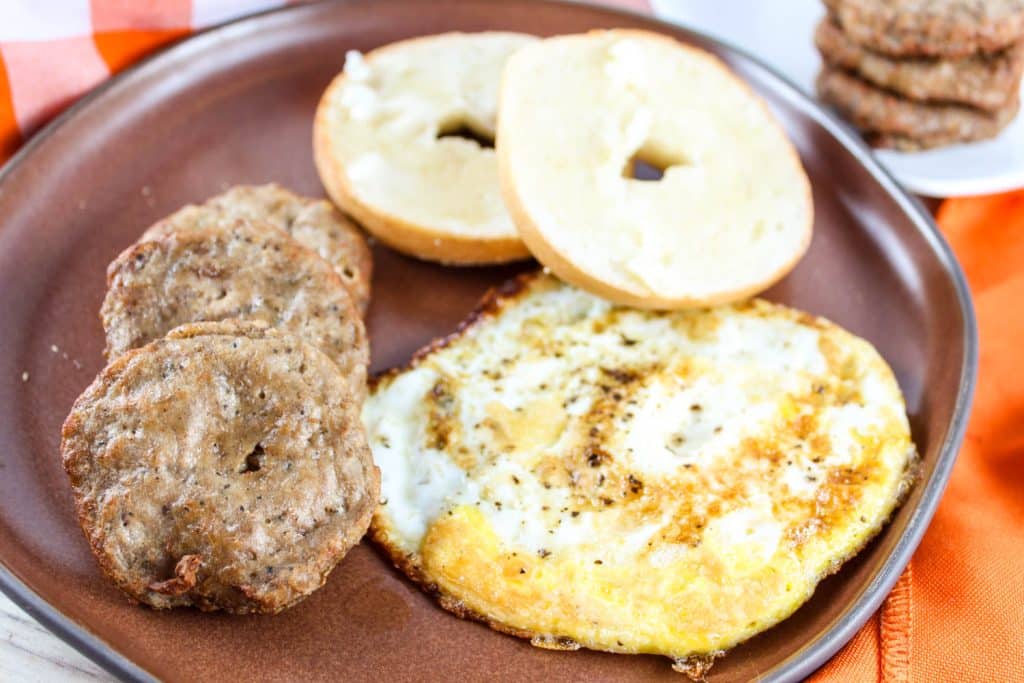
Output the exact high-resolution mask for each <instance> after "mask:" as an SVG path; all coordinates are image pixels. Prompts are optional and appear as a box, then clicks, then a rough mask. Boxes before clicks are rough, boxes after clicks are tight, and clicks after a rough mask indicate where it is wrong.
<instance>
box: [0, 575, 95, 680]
mask: <svg viewBox="0 0 1024 683" xmlns="http://www.w3.org/2000/svg"><path fill="white" fill-rule="evenodd" d="M113 680H114V679H113V677H111V676H110V674H108V673H106V672H105V671H103V670H102V669H100V668H99V667H98V666H96V665H95V664H93V663H92V662H91V661H89V660H88V659H86V658H85V657H84V656H83V655H80V654H79V653H78V652H77V651H76V650H75V649H74V648H72V647H71V646H70V645H68V644H66V643H65V642H64V641H62V640H61V639H60V638H58V637H57V636H55V635H53V634H52V633H50V632H49V631H47V630H46V629H45V628H43V627H42V626H40V625H39V624H38V623H36V621H35V619H33V618H32V617H30V616H29V615H27V614H25V612H23V611H22V610H21V609H20V608H19V607H18V606H17V605H15V604H14V603H13V602H11V601H10V600H9V599H8V598H7V596H6V595H3V594H2V593H0V681H22V682H24V683H49V682H50V681H54V682H56V681H60V682H61V683H82V682H85V681H89V682H92V683H95V681H113Z"/></svg>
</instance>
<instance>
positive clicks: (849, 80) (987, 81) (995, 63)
mask: <svg viewBox="0 0 1024 683" xmlns="http://www.w3.org/2000/svg"><path fill="white" fill-rule="evenodd" d="M824 2H825V5H826V6H827V7H828V10H829V12H828V15H827V16H826V17H825V19H823V20H822V22H821V24H819V26H818V29H817V32H816V34H815V43H816V44H817V47H818V50H819V51H820V52H821V55H822V58H823V60H824V64H825V65H824V67H823V68H822V71H821V73H820V74H819V76H818V84H817V85H818V94H819V95H820V96H821V98H822V99H823V100H825V101H826V102H828V103H829V104H831V105H833V106H834V107H835V108H836V109H838V110H839V112H840V113H841V114H842V115H843V116H845V117H846V118H847V119H849V120H850V121H851V122H852V123H853V124H854V125H856V126H857V127H858V128H860V129H861V130H862V131H864V133H865V135H866V136H867V138H868V140H869V141H870V142H871V143H872V144H873V145H875V146H877V147H893V148H897V149H902V150H907V151H912V150H920V149H928V148H931V147H938V146H941V145H949V144H954V143H959V142H971V141H975V140H983V139H986V138H991V137H995V136H996V135H997V134H998V133H999V132H1000V131H1001V130H1002V129H1003V128H1004V127H1006V125H1007V124H1009V123H1010V121H1012V120H1013V118H1014V117H1015V116H1016V115H1017V111H1018V109H1019V107H1020V97H1019V95H1020V84H1021V74H1022V72H1024V40H1022V39H1024V0H824Z"/></svg>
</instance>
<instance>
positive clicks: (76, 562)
mask: <svg viewBox="0 0 1024 683" xmlns="http://www.w3.org/2000/svg"><path fill="white" fill-rule="evenodd" d="M613 26H626V27H639V28H646V29H651V30H655V31H660V32H663V33H666V34H669V35H673V36H676V37H678V38H679V39H681V40H683V41H686V42H691V43H695V44H697V45H699V46H702V47H705V48H707V49H710V50H712V51H714V52H717V53H718V54H720V55H721V56H722V57H724V58H725V59H726V60H727V61H728V62H729V63H730V64H731V65H732V66H733V68H735V69H736V70H737V71H738V72H739V73H740V74H741V75H742V76H743V77H744V78H746V79H747V80H748V81H749V82H750V83H751V85H752V86H753V87H754V88H756V89H757V90H758V91H759V92H761V93H762V94H763V95H764V96H765V97H766V98H767V99H768V101H769V102H770V104H771V106H772V107H773V109H774V110H775V112H776V113H777V115H778V116H779V118H780V119H781V121H782V122H783V124H784V125H785V126H786V129H787V130H788V132H789V134H790V135H791V136H792V138H793V140H794V141H795V143H796V145H797V147H798V148H799V151H800V154H801V155H802V157H803V161H804V164H806V166H807V170H808V172H809V174H810V176H811V179H812V182H813V185H814V200H815V210H816V224H815V236H814V242H813V245H812V247H811V250H810V253H809V254H808V255H807V257H806V258H805V259H804V260H803V262H802V263H801V264H800V266H799V267H798V268H797V269H796V270H795V271H794V272H793V274H792V275H790V276H789V277H788V278H787V279H786V280H785V281H783V282H782V283H781V284H780V285H778V286H777V287H775V288H774V289H773V290H772V291H771V292H770V293H769V297H770V298H773V299H776V300H780V301H784V302H787V303H791V304H794V305H796V306H799V307H801V308H804V309H807V310H809V311H812V312H814V313H819V314H823V315H826V316H828V317H829V318H832V319H833V320H835V321H837V322H839V323H841V324H842V325H844V326H846V327H847V328H849V329H851V330H853V331H854V332H856V333H858V334H860V335H863V336H865V337H867V338H868V339H870V340H871V341H872V342H874V343H875V344H876V345H877V346H878V348H879V349H880V350H881V352H882V354H883V355H884V356H885V358H886V359H887V360H888V361H889V363H890V364H891V365H892V366H893V368H894V369H895V371H896V375H897V377H898V378H899V382H900V385H901V386H902V388H903V391H904V393H905V394H906V398H907V407H908V410H909V412H910V421H911V425H912V428H913V433H914V437H915V439H916V441H917V443H918V445H919V446H920V450H921V452H922V454H923V455H924V463H925V466H924V479H923V481H922V482H921V483H920V484H919V485H918V486H917V487H916V488H915V489H914V491H913V493H912V494H911V496H910V498H909V500H908V501H907V503H906V504H905V505H904V506H903V507H902V508H901V509H900V510H899V512H898V513H897V514H896V515H895V517H894V519H893V521H892V523H891V524H890V525H889V526H888V527H887V528H886V530H885V531H884V532H883V533H882V534H881V535H880V536H879V538H878V539H877V540H876V541H874V542H873V543H872V544H871V545H870V546H869V547H868V548H867V549H866V550H865V551H864V552H863V553H861V554H860V555H859V556H858V557H857V558H856V559H855V560H853V561H851V562H850V563H848V564H847V565H846V566H845V567H843V569H842V571H840V572H839V573H838V574H837V575H835V576H833V577H831V578H830V579H828V580H826V581H825V582H824V583H822V584H821V586H820V587H819V589H818V591H817V592H816V593H815V595H814V598H813V599H812V600H811V601H810V602H809V603H808V604H807V605H806V606H804V607H803V608H801V609H800V610H799V611H798V612H797V613H796V614H795V615H794V616H793V617H791V618H790V619H788V620H787V621H785V622H784V623H782V624H781V625H779V626H777V627H775V628H773V629H771V630H769V631H767V632H766V633H764V634H762V635H760V636H758V637H756V638H754V639H752V640H751V641H749V642H747V643H745V644H744V645H742V646H740V647H737V648H736V649H735V650H733V651H732V652H731V653H730V654H729V655H728V656H727V657H725V659H723V660H722V661H720V662H719V663H718V664H716V665H715V667H714V669H713V671H712V675H711V678H712V680H715V681H734V680H748V679H751V678H755V677H757V676H761V677H764V678H765V679H767V680H783V679H785V680H790V679H794V678H799V677H801V676H804V675H806V674H808V673H810V672H811V671H813V670H814V669H815V668H816V667H818V666H820V665H821V664H822V663H823V662H824V661H825V660H826V659H827V658H828V657H829V656H830V655H831V654H832V653H833V652H835V651H836V650H837V649H838V648H839V647H840V646H842V644H843V643H845V642H846V641H847V640H848V639H849V638H850V637H851V636H852V634H853V633H854V632H855V631H856V629H857V628H859V626H860V625H861V624H863V622H864V621H865V620H866V619H867V618H868V616H869V615H870V614H871V612H872V611H873V610H874V609H876V608H877V606H878V605H879V603H880V602H881V600H882V599H883V597H884V596H885V594H886V592H887V591H888V589H889V588H890V587H891V586H892V584H893V583H894V582H895V580H896V578H897V576H898V575H899V572H900V571H901V570H902V569H903V567H904V566H905V564H906V562H907V561H908V560H909V558H910V554H911V553H912V552H913V550H914V548H915V547H916V546H917V543H918V541H919V540H920V538H921V535H922V534H923V533H924V530H925V526H926V525H927V523H928V521H929V519H930V518H931V516H932V513H933V511H934V509H935V506H936V505H937V503H938V499H939V496H940V495H941V492H942V489H943V487H944V485H945V483H946V479H947V477H948V475H949V470H950V467H951V466H952V464H953V459H954V457H955V453H956V449H957V447H958V446H959V443H960V440H961V438H962V435H963V429H964V420H965V414H966V410H967V406H968V403H969V401H970V395H971V390H972V386H973V381H974V379H973V378H974V367H975V355H976V341H975V333H974V322H973V314H972V311H971V305H970V301H969V299H968V295H967V291H966V287H965V285H964V280H963V276H962V274H961V272H960V270H959V268H958V267H957V265H956V262H955V261H954V259H953V257H952V256H951V254H950V252H949V249H948V248H947V247H946V245H945V243H944V242H943V241H942V239H941V238H940V237H939V236H938V233H937V232H936V231H935V228H934V226H933V224H932V223H931V221H930V219H929V217H928V216H927V214H926V213H925V212H924V211H923V210H922V208H921V206H920V205H919V204H918V203H916V202H915V201H913V200H912V199H910V198H909V197H908V196H907V195H906V194H904V193H903V192H902V191H901V190H900V189H899V188H898V187H897V186H896V185H895V183H894V182H893V180H892V179H891V178H890V177H889V176H888V175H887V174H886V173H885V172H884V171H883V170H882V169H881V168H880V167H879V166H878V164H877V163H875V161H874V160H873V158H872V157H871V155H870V153H869V152H868V150H867V149H866V148H865V147H864V146H863V145H862V144H861V143H860V142H859V140H858V139H857V137H856V136H855V135H854V134H852V133H851V132H850V131H849V130H848V129H847V128H846V127H844V126H843V125H842V124H840V123H838V121H837V120H836V119H834V118H832V117H830V116H829V115H828V114H826V113H824V112H823V111H822V110H821V109H819V108H818V107H817V106H816V105H815V104H814V103H813V102H811V101H810V100H809V99H808V98H806V97H805V96H803V95H802V94H800V93H799V92H798V91H797V90H796V89H795V88H793V87H792V86H791V85H790V84H788V83H787V82H785V81H784V80H783V79H781V78H780V77H779V76H777V75H776V74H774V73H773V72H771V71H770V70H768V69H767V68H765V67H764V66H762V65H761V64H759V63H757V62H756V61H754V60H752V59H751V58H749V57H747V56H744V55H743V54H741V53H739V52H737V51H736V50H733V49H730V48H728V47H725V46H723V45H721V44H718V43H716V42H714V41H712V40H709V39H707V38H704V37H701V36H699V35H695V34H693V33H689V32H687V31H685V30H683V29H680V28H676V27H672V26H669V25H667V24H662V23H659V22H657V21H653V20H651V19H647V18H644V17H641V16H638V15H632V14H625V13H621V12H617V11H613V10H608V9H598V8H594V7H588V6H584V5H575V4H569V3H564V4H560V3H542V2H538V1H536V0H512V1H511V2H503V3H495V2H489V1H486V0H459V1H455V0H444V1H442V2H434V3H432V4H431V5H430V9H429V11H425V7H424V5H423V4H422V3H420V2H418V1H417V0H386V1H384V2H375V3H370V2H352V3H342V4H320V5H311V6H300V7H295V8H290V9H286V10H284V11H279V12H273V13H269V14H264V15H260V16H256V17H253V18H249V19H246V20H243V21H240V22H237V23H234V24H230V25H227V26H223V27H220V28H217V29H214V30H212V31H208V32H206V33H203V34H201V35H198V36H196V37H193V38H191V39H189V40H186V41H184V42H182V43H180V44H178V45H176V46H174V47H173V48H171V49H169V50H167V51H166V52H163V53H162V54H160V55H158V56H157V57H155V58H153V59H151V60H149V61H147V62H145V63H144V64H142V65H141V66H139V67H136V68H134V69H132V70H130V71H129V72H127V73H125V74H124V75H122V76H120V77H118V78H116V79H114V80H113V81H112V82H111V83H109V84H108V85H106V86H105V87H103V88H102V89H101V90H100V91H99V92H98V93H96V94H94V95H92V96H90V97H88V98H87V100H86V101H84V102H83V103H81V104H79V105H77V106H76V107H74V109H73V110H72V111H71V112H69V113H68V114H66V115H64V116H63V117H61V119H60V120H59V121H58V122H57V123H55V124H53V125H52V126H51V127H50V128H48V129H47V130H46V131H44V133H43V134H42V135H40V136H37V137H36V139H35V140H34V141H33V142H32V143H31V144H30V145H28V147H27V148H25V149H24V150H23V151H22V152H21V153H20V154H19V155H18V156H17V157H16V158H15V159H14V160H13V161H11V162H10V163H9V164H8V165H7V166H6V167H5V168H4V169H3V172H2V174H0V312H2V317H0V321H2V323H3V324H2V325H0V349H2V353H0V587H2V588H3V589H4V591H6V592H7V593H8V594H9V595H10V596H11V597H12V599H14V600H15V601H16V602H17V603H18V604H20V605H21V606H22V607H24V608H25V609H27V610H28V611H29V612H30V613H32V614H33V615H34V616H36V617H37V618H38V619H39V620H40V621H42V622H43V623H44V624H46V625H47V626H49V627H50V628H51V629H53V630H54V631H56V632H57V633H58V634H60V635H61V636H62V637H64V638H65V639H67V640H68V641H70V642H71V643H72V644H73V645H75V646H76V647H78V648H79V649H80V650H82V651H83V652H85V653H86V654H87V655H89V656H90V657H92V658H93V659H95V660H96V661H98V662H99V663H100V664H102V665H103V666H105V667H107V668H108V669H110V670H111V671H113V672H115V673H116V674H118V675H120V676H122V677H124V678H130V679H143V680H144V679H148V678H149V677H150V676H156V677H159V678H162V679H168V680H232V679H246V680H252V679H259V680H281V681H283V680H324V679H334V680H338V679H344V680H366V681H371V680H372V681H378V680H393V681H404V680H414V679H416V680H422V679H429V680H445V679H448V680H470V679H485V678H486V679H489V680H491V679H496V678H497V679H518V680H527V679H529V680H544V681H556V680H583V679H586V680H615V681H631V680H641V679H643V680H646V679H653V678H660V679H663V680H666V681H678V680H680V679H679V677H678V674H674V673H672V671H671V670H670V668H669V664H668V661H667V660H665V659H664V658H658V657H648V656H636V657H628V656H618V655H608V654H599V653H593V652H585V651H579V652H572V653H567V652H550V651H544V650H537V649H534V648H532V647H530V645H529V644H527V643H526V642H524V641H520V640H517V639H515V638H511V637H508V636H503V635H500V634H498V633H495V632H492V631H490V630H488V629H487V628H486V627H484V626H482V625H480V624H477V623H471V622H467V621H460V620H459V619H456V618H454V617H452V616H450V615H449V614H447V613H446V612H443V611H442V610H441V609H440V608H438V607H437V606H436V605H434V603H433V602H432V601H431V600H430V599H428V598H427V597H425V596H424V595H423V594H421V593H420V592H419V591H418V590H417V589H416V588H414V587H413V586H412V585H411V584H410V583H409V582H408V581H406V580H405V579H404V578H403V577H402V576H401V575H400V574H399V573H398V572H396V571H395V570H394V569H392V568H391V567H390V566H389V564H388V563H387V562H385V561H384V560H383V559H382V556H381V555H380V554H378V553H377V552H376V551H375V550H374V549H373V548H372V547H369V546H367V545H365V544H364V545H362V546H359V547H358V548H356V549H355V550H354V551H353V552H352V553H350V554H349V556H348V557H347V558H345V560H344V561H343V562H342V563H341V565H340V566H339V567H338V568H337V569H336V570H335V571H334V573H333V574H332V575H331V577H330V579H329V580H328V582H327V585H326V586H325V587H324V588H323V589H322V590H320V591H319V592H317V593H316V594H314V595H313V596H312V597H310V598H309V599H308V600H306V601H305V602H303V603H302V604H300V605H299V606H297V607H295V608H294V609H291V610H289V611H287V612H286V613H284V614H281V615H278V616H274V617H231V616H224V615H210V614H202V613H200V612H198V611H193V610H177V611H174V612H170V613H157V612H153V611H151V610H148V609H143V608H139V607H133V606H131V605H129V604H128V602H127V601H126V600H125V599H124V597H123V596H121V595H120V594H119V593H118V592H117V591H116V590H114V589H113V588H111V587H110V586H109V585H108V584H107V583H106V582H105V581H104V580H103V578H102V577H101V576H100V573H99V571H98V569H97V567H96V564H95V562H94V561H93V558H92V556H91V555H90V553H89V550H88V548H87V546H86V543H85V540H84V539H83V537H82V534H81V533H80V532H79V530H78V527H77V526H76V523H75V517H74V515H73V513H72V504H71V495H70V490H69V486H68V483H67V481H66V478H65V476H64V473H63V472H62V471H61V467H60V462H59V456H58V443H59V432H60V426H61V422H62V421H63V419H64V416H65V415H66V413H67V411H68V409H69V408H70V406H71V403H72V402H73V401H74V399H75V397H76V396H77V395H78V393H79V392H80V391H82V389H83V388H84V387H85V386H86V385H87V384H88V383H89V382H90V381H91V380H92V378H93V375H94V374H95V373H96V372H97V371H98V370H99V369H100V367H101V366H102V361H101V355H100V354H101V350H102V346H103V335H102V330H101V328H100V324H99V320H98V318H97V311H98V309H99V305H100V301H101V300H102V298H103V288H104V270H105V268H106V265H107V263H108V262H109V261H110V260H111V259H112V258H113V257H114V256H115V255H117V253H118V252H119V251H120V250H121V249H122V248H124V247H125V246H127V245H128V244H129V243H131V242H132V241H133V240H135V239H136V238H137V237H138V236H139V234H140V233H141V232H142V230H143V229H144V228H145V227H146V226H147V225H149V224H150V223H151V222H153V221H154V220H155V219H157V218H159V217H160V216H163V215H165V214H167V213H169V212H171V211H173V210H174V209H176V208H178V207H179V206H181V205H182V204H184V203H186V202H189V201H196V200H199V199H202V198H204V197H206V196H208V195H211V194H214V193H216V192H219V191H221V190H222V189H223V188H225V187H227V186H229V185H232V184H235V183H262V182H267V181H271V180H275V181H279V182H281V183H283V184H284V185H287V186H289V187H292V188H294V189H296V190H298V191H301V192H306V193H310V194H314V195H320V194H322V191H321V188H320V183H319V182H318V180H317V176H316V172H315V171H314V168H313V162H312V154H311V149H310V147H311V144H310V138H311V126H312V120H313V111H314V108H315V106H316V103H317V98H318V96H319V94H320V92H321V90H322V89H323V88H324V87H325V86H326V85H327V83H328V81H329V80H330V79H331V77H332V76H334V74H335V73H336V72H337V71H338V70H339V69H340V67H341V65H342V62H343V59H344V55H345V51H346V50H349V49H353V48H355V49H360V50H366V49H369V48H373V47H376V46H378V45H381V44H383V43H388V42H391V41H394V40H398V39H401V38H408V37H410V36H414V35H419V34H429V33H437V32H440V31H449V30H453V29H461V30H466V31H476V30H481V29H506V30H516V31H527V32H532V33H537V34H542V35H544V34H553V33H566V32H575V31H582V30H586V29H590V28H600V27H613ZM808 40H810V38H808ZM376 258H377V268H376V278H375V281H374V287H375V298H374V301H373V305H372V308H371V310H370V317H369V323H370V330H371V335H372V341H373V352H374V368H375V369H378V370H379V369H383V368H387V367H389V366H391V365H395V364H397V363H400V362H402V361H404V360H406V358H408V356H409V355H410V353H411V352H412V351H413V350H414V349H416V348H417V347H418V346H420V345H421V344H423V343H424V342H426V341H427V340H429V339H431V338H432V337H434V336H437V335H442V334H445V333H447V332H449V331H451V330H452V329H453V327H454V326H455V324H456V323H457V322H458V321H459V320H460V319H461V318H462V317H463V316H464V315H465V314H466V313H467V312H468V311H469V310H470V309H471V308H472V307H473V305H474V302H475V301H476V300H477V298H478V297H479V296H480V294H482V293H483V291H484V290H485V289H486V288H487V287H488V286H490V285H493V284H496V283H498V282H500V281H502V280H503V279H504V278H505V277H507V276H508V275H510V274H511V272H512V270H513V269H462V270H459V269H454V268H442V267H439V266H433V265H428V264H424V263H419V262H416V261H412V260H409V259H406V258H403V257H401V256H398V255H396V254H394V253H392V252H389V251H387V250H385V249H380V248H379V249H377V252H376ZM23 373H27V375H26V374H23ZM23 377H24V378H27V379H23Z"/></svg>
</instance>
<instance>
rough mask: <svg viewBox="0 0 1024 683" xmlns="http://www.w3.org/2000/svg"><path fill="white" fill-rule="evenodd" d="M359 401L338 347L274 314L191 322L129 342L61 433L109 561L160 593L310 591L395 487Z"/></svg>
mask: <svg viewBox="0 0 1024 683" xmlns="http://www.w3.org/2000/svg"><path fill="white" fill-rule="evenodd" d="M359 406H360V401H359V400H358V399H357V398H356V397H355V396H353V394H352V391H351V388H350V387H349V385H348V383H347V382H346V381H345V380H344V378H343V377H342V376H341V374H340V373H339V372H338V369H337V367H336V366H335V365H334V363H333V362H332V361H331V360H330V359H329V358H328V357H327V356H326V355H325V354H323V353H322V352H320V351H318V350H317V349H316V348H314V347H313V346H311V345H310V344H307V343H305V342H303V341H301V340H300V339H298V338H296V337H293V336H291V335H287V334H285V333H282V332H280V331H277V330H273V329H270V328H267V327H266V326H264V325H262V324H260V323H253V322H242V321H226V322H220V323H198V324H190V325H184V326H182V327H179V328H177V329H175V330H173V331H172V332H171V333H170V334H168V336H167V337H166V338H165V339H161V340H158V341H155V342H153V343H151V344H148V345H146V346H144V347H142V348H140V349H136V350H132V351H129V352H127V353H125V354H124V355H122V356H120V357H118V358H117V359H116V360H115V361H113V362H112V363H111V364H110V365H108V366H107V368H106V369H104V370H103V372H101V373H100V375H99V376H98V377H97V378H96V380H95V381H94V382H93V383H92V385H91V386H89V388H88V389H86V390H85V392H84V393H83V394H82V395H81V396H80V397H79V398H78V400H77V401H76V402H75V404H74V407H73V408H72V410H71V414H70V415H69V416H68V418H67V420H66V421H65V423H64V429H63V433H62V435H63V439H62V442H61V453H62V456H63V460H64V467H65V469H66V471H67V473H68V475H69V476H70V478H71V485H72V488H73V490H74V495H75V502H76V506H77V510H78V516H79V521H80V523H81V526H82V530H83V531H84V532H85V535H86V537H87V538H88V540H89V545H90V546H91V548H92V551H93V553H94V554H95V555H96V558H97V560H98V561H99V564H100V566H101V567H102V568H103V571H104V572H105V573H106V574H107V576H109V577H110V579H111V580H113V582H114V583H115V584H116V585H117V586H118V587H119V588H121V589H122V590H123V591H124V592H125V593H127V594H128V595H129V596H130V597H131V598H133V599H134V600H137V601H139V602H143V603H145V604H147V605H151V606H153V607H157V608H167V607H178V606H183V605H195V606H197V607H199V608H201V609H204V610H215V609H224V610H227V611H229V612H235V613H247V612H277V611H279V610H281V609H284V608H285V607H288V606H289V605H292V604H294V603H295V602H297V601H299V600H301V599H302V598H304V597H305V596H306V595H308V594H309V593H311V592H312V591H314V590H316V589H317V588H319V587H320V586H321V585H323V583H324V581H325V579H326V578H327V574H328V573H330V571H331V569H332V568H333V567H334V566H335V564H337V562H338V561H339V560H340V559H341V558H342V557H343V556H344V555H345V553H346V552H347V551H348V550H349V548H351V547H352V546H353V545H355V544H356V543H357V542H358V541H359V539H360V538H361V537H362V535H363V534H364V532H365V531H366V528H367V526H368V525H369V522H370V515H371V514H372V512H373V509H374V507H375V506H376V503H377V501H378V498H379V488H380V476H379V472H378V470H377V468H376V467H375V466H374V464H373V461H372V459H371V456H370V450H369V448H368V446H367V443H366V437H365V434H364V432H363V427H362V424H361V422H360V418H359V410H360V408H359Z"/></svg>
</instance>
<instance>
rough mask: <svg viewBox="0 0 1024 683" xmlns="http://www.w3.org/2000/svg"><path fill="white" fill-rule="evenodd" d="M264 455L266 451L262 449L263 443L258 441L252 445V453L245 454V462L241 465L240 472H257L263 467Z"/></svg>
mask: <svg viewBox="0 0 1024 683" xmlns="http://www.w3.org/2000/svg"><path fill="white" fill-rule="evenodd" d="M266 455H267V453H266V451H264V450H263V444H261V443H258V444H256V445H255V446H253V449H252V453H250V454H249V455H247V456H245V464H244V465H243V466H242V471H241V474H248V473H249V472H259V471H260V470H261V469H263V459H264V458H265V457H266Z"/></svg>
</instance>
